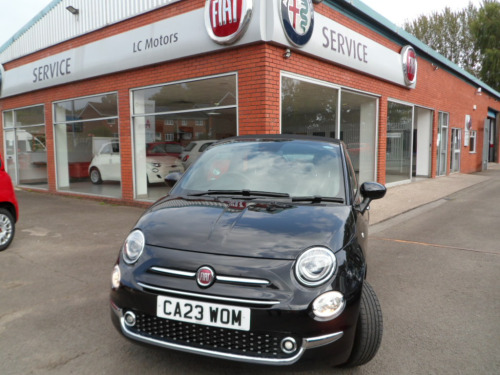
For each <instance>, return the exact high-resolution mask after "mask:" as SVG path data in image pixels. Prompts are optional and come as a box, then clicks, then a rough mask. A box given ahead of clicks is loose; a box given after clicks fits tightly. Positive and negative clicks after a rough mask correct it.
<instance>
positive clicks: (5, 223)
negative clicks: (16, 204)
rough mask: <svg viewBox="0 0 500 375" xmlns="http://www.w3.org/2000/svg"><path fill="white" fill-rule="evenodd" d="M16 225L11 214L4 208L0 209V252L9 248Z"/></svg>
mask: <svg viewBox="0 0 500 375" xmlns="http://www.w3.org/2000/svg"><path fill="white" fill-rule="evenodd" d="M15 232H16V223H15V221H14V218H13V217H12V214H11V213H10V211H9V210H6V209H5V208H0V251H2V250H5V249H6V248H8V247H9V245H10V243H11V242H12V240H13V239H14V233H15Z"/></svg>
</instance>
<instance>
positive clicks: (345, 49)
mask: <svg viewBox="0 0 500 375" xmlns="http://www.w3.org/2000/svg"><path fill="white" fill-rule="evenodd" d="M323 37H324V43H323V47H324V48H329V49H331V50H332V51H334V52H338V53H340V54H342V55H344V56H348V57H351V58H353V59H357V60H359V61H361V62H364V63H366V64H368V58H367V57H368V46H367V45H366V44H363V43H360V42H358V41H356V40H355V39H353V38H349V37H348V36H346V35H343V34H341V33H338V32H337V31H335V30H332V29H329V28H328V27H326V26H325V27H323Z"/></svg>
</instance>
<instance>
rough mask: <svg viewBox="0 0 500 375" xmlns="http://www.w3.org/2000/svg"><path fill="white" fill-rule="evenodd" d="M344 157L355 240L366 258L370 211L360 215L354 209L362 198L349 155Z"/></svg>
mask: <svg viewBox="0 0 500 375" xmlns="http://www.w3.org/2000/svg"><path fill="white" fill-rule="evenodd" d="M345 156H346V167H347V175H348V182H349V184H348V185H349V194H348V196H350V200H351V202H350V204H351V206H352V207H353V209H352V212H353V215H354V222H355V225H356V233H355V236H356V240H357V242H358V243H359V245H360V246H361V248H362V249H363V252H364V255H365V257H366V256H367V254H366V251H367V246H368V243H367V239H368V224H369V217H370V216H369V215H370V211H369V210H366V211H365V212H364V213H362V212H361V211H360V210H358V209H356V207H359V205H360V204H361V202H362V200H363V197H362V196H361V194H360V192H359V186H358V181H357V179H356V174H355V172H354V168H353V166H352V163H351V160H350V157H349V154H348V153H347V152H345Z"/></svg>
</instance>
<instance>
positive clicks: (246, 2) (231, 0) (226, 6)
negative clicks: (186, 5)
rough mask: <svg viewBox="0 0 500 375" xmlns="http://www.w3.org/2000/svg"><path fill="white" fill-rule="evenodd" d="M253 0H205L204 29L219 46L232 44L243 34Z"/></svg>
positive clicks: (250, 15)
mask: <svg viewBox="0 0 500 375" xmlns="http://www.w3.org/2000/svg"><path fill="white" fill-rule="evenodd" d="M252 10H253V0H206V2H205V27H206V29H207V33H208V35H209V36H210V38H211V39H212V40H213V41H215V42H216V43H219V44H232V43H234V42H236V41H237V40H238V39H239V38H241V36H242V35H243V34H244V33H245V31H246V28H247V26H248V23H249V22H250V18H251V17H252Z"/></svg>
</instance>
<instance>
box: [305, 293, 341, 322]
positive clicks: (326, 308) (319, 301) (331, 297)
mask: <svg viewBox="0 0 500 375" xmlns="http://www.w3.org/2000/svg"><path fill="white" fill-rule="evenodd" d="M344 308H345V300H344V296H343V295H342V293H339V292H327V293H324V294H322V295H320V296H319V297H318V298H316V299H315V300H314V302H313V304H312V309H313V313H314V316H315V317H316V318H317V319H318V320H331V319H334V318H336V317H337V316H339V315H340V314H342V311H344Z"/></svg>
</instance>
